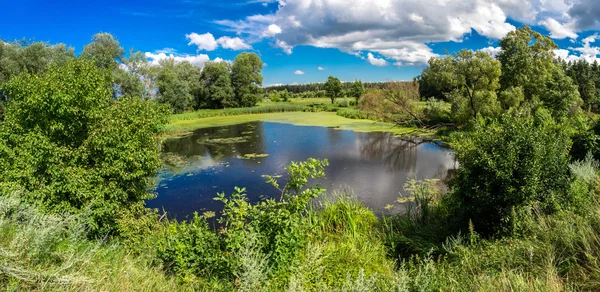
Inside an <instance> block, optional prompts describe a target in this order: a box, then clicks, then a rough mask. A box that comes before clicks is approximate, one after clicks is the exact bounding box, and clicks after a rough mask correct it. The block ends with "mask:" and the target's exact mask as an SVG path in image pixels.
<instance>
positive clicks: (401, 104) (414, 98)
mask: <svg viewBox="0 0 600 292" xmlns="http://www.w3.org/2000/svg"><path fill="white" fill-rule="evenodd" d="M383 96H384V97H385V100H386V101H387V102H388V103H390V104H391V107H390V108H391V109H392V110H391V111H390V110H383V111H380V114H379V115H385V112H386V111H387V112H390V113H391V114H397V113H398V112H402V113H404V114H406V115H408V116H410V118H409V119H403V121H408V122H415V123H417V124H419V125H423V122H422V121H421V119H420V118H419V117H418V116H417V111H416V103H417V102H418V101H419V94H418V89H416V88H415V86H414V84H412V85H411V83H404V82H388V84H387V85H386V87H385V88H384V89H383ZM386 120H393V118H392V117H389V116H388V117H386ZM396 123H401V121H396Z"/></svg>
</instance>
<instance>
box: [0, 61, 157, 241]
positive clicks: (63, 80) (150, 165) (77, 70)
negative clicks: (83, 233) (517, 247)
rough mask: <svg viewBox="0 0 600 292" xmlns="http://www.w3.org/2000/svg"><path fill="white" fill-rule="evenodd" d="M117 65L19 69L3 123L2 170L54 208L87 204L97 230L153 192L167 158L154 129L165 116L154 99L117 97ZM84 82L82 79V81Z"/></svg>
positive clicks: (28, 195)
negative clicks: (113, 69) (112, 69)
mask: <svg viewBox="0 0 600 292" xmlns="http://www.w3.org/2000/svg"><path fill="white" fill-rule="evenodd" d="M109 84H111V80H110V73H108V72H106V71H105V70H103V69H97V68H96V67H95V66H94V64H93V63H90V62H87V61H83V60H77V61H71V62H69V63H67V64H66V65H64V66H52V67H50V68H49V69H48V71H47V72H45V73H43V74H41V75H39V76H35V75H29V74H25V75H20V76H18V77H15V78H12V79H11V80H10V81H9V82H7V83H5V84H4V85H3V86H2V90H3V91H4V92H5V93H6V94H7V95H8V96H9V97H10V99H11V102H10V104H9V105H8V111H7V114H6V117H5V121H4V122H3V123H2V124H0V164H1V165H2V167H1V168H0V177H1V183H3V184H15V185H18V186H20V187H22V188H24V190H25V192H24V198H25V199H26V200H27V201H29V202H32V203H36V204H39V205H40V206H42V208H43V209H44V210H46V211H49V212H55V213H63V212H85V213H86V214H87V219H88V221H87V224H88V226H89V228H90V231H91V233H92V234H106V233H108V232H110V231H113V230H115V227H116V226H115V220H116V215H117V212H118V211H119V210H128V209H129V208H132V207H133V206H134V205H136V204H143V201H144V200H145V199H147V198H149V197H150V194H149V193H148V192H147V191H146V187H147V186H148V185H149V179H150V178H151V177H152V176H153V175H154V174H155V171H156V169H157V168H158V167H159V166H160V161H159V159H158V151H159V148H158V145H157V144H156V141H155V138H154V136H153V135H154V134H156V133H158V132H159V131H160V129H161V125H162V124H164V123H165V122H166V121H165V115H164V110H162V108H160V107H157V106H156V104H154V103H152V102H150V101H141V100H139V99H131V98H125V99H122V100H113V99H112V98H111V97H112V92H111V90H110V86H109ZM75 85H77V86H75Z"/></svg>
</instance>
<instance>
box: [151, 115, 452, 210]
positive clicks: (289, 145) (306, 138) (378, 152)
mask: <svg viewBox="0 0 600 292" xmlns="http://www.w3.org/2000/svg"><path fill="white" fill-rule="evenodd" d="M163 152H164V153H163V160H164V161H165V166H164V168H163V169H162V170H161V171H160V173H159V177H158V183H157V187H156V193H157V198H156V199H153V200H149V201H148V202H147V203H146V205H147V206H148V207H150V208H158V209H160V210H165V211H167V213H168V214H169V216H170V217H172V218H173V217H175V218H178V219H184V218H188V217H189V216H191V215H192V214H193V213H194V212H195V211H198V212H199V213H200V214H201V213H202V212H204V211H215V212H218V211H220V210H221V208H222V206H223V204H222V202H217V201H214V200H213V198H214V197H215V196H216V194H217V193H218V192H225V193H226V194H230V193H232V192H233V190H234V187H236V186H238V187H245V188H246V190H247V194H248V198H249V199H250V200H251V201H257V200H260V199H261V198H265V197H274V198H279V191H278V190H276V189H274V188H273V187H272V186H270V185H267V184H266V183H265V179H264V178H263V177H262V175H265V174H268V175H284V176H283V177H282V178H281V179H280V183H282V182H285V178H286V177H285V174H286V173H285V167H286V166H287V165H288V164H289V163H290V162H291V161H303V160H306V159H307V158H310V157H313V158H327V159H329V163H330V166H329V167H327V168H326V170H325V173H326V175H327V178H326V179H324V180H319V181H318V183H320V184H321V186H323V187H325V188H327V189H328V192H330V193H331V192H332V191H333V190H346V191H347V192H349V193H351V194H353V195H354V196H356V197H357V198H358V199H359V200H361V201H362V202H364V203H365V204H366V206H368V207H369V208H371V209H372V210H373V211H374V212H375V213H377V214H382V213H385V212H386V210H385V208H384V207H385V206H386V205H387V204H393V203H394V202H395V201H396V199H398V197H399V192H401V191H402V192H403V188H402V187H403V185H404V183H405V182H406V181H407V180H408V179H409V178H417V179H428V178H442V179H443V178H445V177H446V176H447V174H448V172H449V171H450V170H452V169H455V168H456V163H455V160H454V156H453V154H452V151H450V150H449V149H447V148H444V147H441V146H440V145H438V144H436V143H433V142H425V141H423V140H422V139H419V138H404V137H402V138H401V137H396V136H395V135H394V134H391V133H380V132H375V133H373V132H372V133H365V132H354V131H348V130H336V129H332V128H326V127H309V126H295V125H292V124H284V123H271V122H251V123H244V124H239V125H233V126H225V127H216V128H204V129H199V130H196V131H194V132H193V133H192V134H190V135H187V136H184V137H181V138H177V139H170V140H167V141H166V142H165V143H164V150H163Z"/></svg>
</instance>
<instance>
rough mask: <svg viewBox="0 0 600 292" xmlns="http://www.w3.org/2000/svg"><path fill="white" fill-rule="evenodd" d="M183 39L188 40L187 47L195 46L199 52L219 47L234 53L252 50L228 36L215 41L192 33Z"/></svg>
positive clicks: (212, 38) (206, 34)
mask: <svg viewBox="0 0 600 292" xmlns="http://www.w3.org/2000/svg"><path fill="white" fill-rule="evenodd" d="M185 38H186V39H188V40H190V42H189V43H188V45H190V46H191V45H196V46H197V47H198V50H199V51H214V50H215V49H217V48H218V47H219V46H221V47H222V48H224V49H231V50H234V51H239V50H249V49H252V47H251V46H250V45H248V44H247V43H246V42H245V41H244V40H242V39H240V38H238V37H235V38H231V37H228V36H224V37H220V38H219V39H215V37H214V36H213V35H212V34H211V33H210V32H207V33H205V34H197V33H195V32H192V33H190V34H186V35H185ZM164 53H167V54H168V53H173V52H164Z"/></svg>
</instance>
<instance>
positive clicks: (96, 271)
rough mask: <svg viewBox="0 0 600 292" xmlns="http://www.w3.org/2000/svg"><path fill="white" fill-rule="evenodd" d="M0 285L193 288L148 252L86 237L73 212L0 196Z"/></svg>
mask: <svg viewBox="0 0 600 292" xmlns="http://www.w3.org/2000/svg"><path fill="white" fill-rule="evenodd" d="M0 287H3V290H6V291H32V290H42V291H68V290H75V291H176V290H177V291H193V290H194V289H193V287H192V286H191V285H188V284H185V283H178V282H177V281H176V280H175V279H172V278H169V277H168V276H167V275H165V274H164V272H163V271H162V269H161V268H160V266H158V265H156V264H154V263H153V262H152V259H151V257H150V256H140V255H134V254H132V253H131V252H129V251H128V250H127V249H125V248H124V247H123V246H122V245H119V244H118V243H116V242H105V241H102V240H99V241H90V240H88V239H87V238H86V237H85V230H84V229H82V227H81V225H80V224H79V223H78V220H77V218H76V217H74V216H67V215H65V216H59V215H46V214H43V213H40V212H39V211H38V210H36V209H35V208H33V207H32V206H30V205H28V204H25V203H23V202H21V201H20V200H19V199H18V194H12V195H2V196H0Z"/></svg>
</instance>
